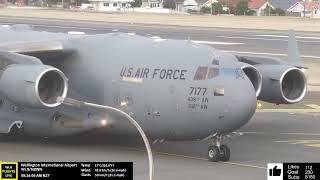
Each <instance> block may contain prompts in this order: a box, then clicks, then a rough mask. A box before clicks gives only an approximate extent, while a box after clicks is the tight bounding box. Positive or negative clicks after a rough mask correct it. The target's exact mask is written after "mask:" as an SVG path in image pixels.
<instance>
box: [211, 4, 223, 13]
mask: <svg viewBox="0 0 320 180" xmlns="http://www.w3.org/2000/svg"><path fill="white" fill-rule="evenodd" d="M222 11H223V10H222V4H221V3H220V2H215V3H212V14H221V13H222Z"/></svg>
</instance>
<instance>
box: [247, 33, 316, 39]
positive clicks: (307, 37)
mask: <svg viewBox="0 0 320 180" xmlns="http://www.w3.org/2000/svg"><path fill="white" fill-rule="evenodd" d="M251 36H260V37H279V38H288V36H284V35H273V34H260V35H251ZM296 38H297V39H319V40H320V37H319V36H296Z"/></svg>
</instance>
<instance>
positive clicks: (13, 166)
mask: <svg viewBox="0 0 320 180" xmlns="http://www.w3.org/2000/svg"><path fill="white" fill-rule="evenodd" d="M0 172H1V173H0V180H17V179H18V163H17V162H0Z"/></svg>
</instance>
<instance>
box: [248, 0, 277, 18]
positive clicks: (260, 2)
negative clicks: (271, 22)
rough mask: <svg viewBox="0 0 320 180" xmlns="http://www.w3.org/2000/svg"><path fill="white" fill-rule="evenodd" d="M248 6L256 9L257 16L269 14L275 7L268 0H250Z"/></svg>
mask: <svg viewBox="0 0 320 180" xmlns="http://www.w3.org/2000/svg"><path fill="white" fill-rule="evenodd" d="M248 8H249V9H251V10H253V11H255V15H256V16H269V15H270V11H271V9H275V7H274V6H273V5H272V4H271V3H270V2H269V1H268V0H250V1H249V2H248Z"/></svg>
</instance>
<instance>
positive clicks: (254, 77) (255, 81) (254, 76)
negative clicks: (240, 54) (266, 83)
mask: <svg viewBox="0 0 320 180" xmlns="http://www.w3.org/2000/svg"><path fill="white" fill-rule="evenodd" d="M241 69H242V70H243V72H244V73H245V74H246V75H247V77H248V78H249V80H250V81H251V83H252V85H253V87H254V90H255V91H256V96H257V97H258V96H259V94H260V92H261V87H262V76H261V74H260V72H259V71H258V70H257V69H256V68H255V67H254V66H252V65H249V64H244V65H243V66H241Z"/></svg>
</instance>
